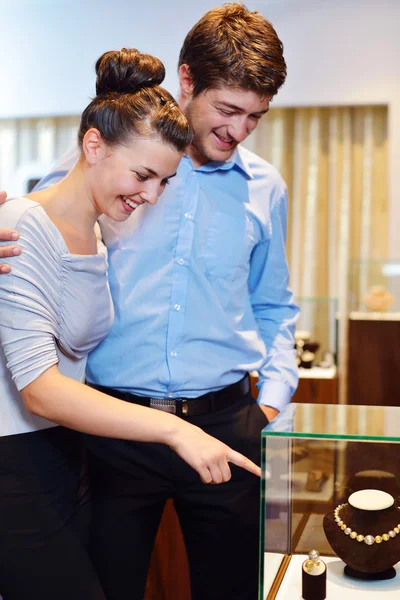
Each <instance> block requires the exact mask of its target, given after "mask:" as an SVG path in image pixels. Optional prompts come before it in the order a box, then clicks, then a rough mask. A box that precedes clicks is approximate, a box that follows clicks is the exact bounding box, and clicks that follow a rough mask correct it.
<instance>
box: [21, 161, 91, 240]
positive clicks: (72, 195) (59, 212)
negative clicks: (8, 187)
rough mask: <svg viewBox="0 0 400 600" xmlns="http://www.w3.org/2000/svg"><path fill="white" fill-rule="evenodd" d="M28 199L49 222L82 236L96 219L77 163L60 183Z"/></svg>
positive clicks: (88, 231) (86, 185) (87, 187)
mask: <svg viewBox="0 0 400 600" xmlns="http://www.w3.org/2000/svg"><path fill="white" fill-rule="evenodd" d="M28 198H31V199H32V200H35V201H36V202H39V204H41V205H42V207H43V209H44V210H45V211H46V213H47V214H48V216H49V218H50V219H51V220H52V221H54V222H55V223H57V224H60V223H62V224H63V225H64V226H65V227H66V228H68V229H70V230H75V231H76V232H77V233H78V234H79V235H82V236H84V235H90V234H92V233H93V228H94V226H95V223H96V221H97V219H98V217H99V216H100V215H99V213H98V211H97V210H96V208H95V206H94V203H93V197H92V195H91V191H90V187H89V186H88V184H87V180H86V178H85V166H84V163H83V161H81V160H80V161H78V162H77V164H76V165H75V166H74V167H73V169H71V171H70V172H69V173H68V175H67V176H66V177H65V178H64V179H63V180H62V181H60V182H59V183H57V184H56V185H54V186H52V187H50V188H48V189H46V190H42V191H39V192H33V193H32V194H29V195H28Z"/></svg>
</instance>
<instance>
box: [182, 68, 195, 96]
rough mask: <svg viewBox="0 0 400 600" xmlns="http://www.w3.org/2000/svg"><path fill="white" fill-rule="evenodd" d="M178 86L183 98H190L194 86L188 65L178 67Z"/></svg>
mask: <svg viewBox="0 0 400 600" xmlns="http://www.w3.org/2000/svg"><path fill="white" fill-rule="evenodd" d="M179 86H180V88H181V92H182V94H183V95H184V96H186V97H187V96H192V94H193V88H194V85H193V80H192V76H191V74H190V69H189V65H181V66H180V67H179Z"/></svg>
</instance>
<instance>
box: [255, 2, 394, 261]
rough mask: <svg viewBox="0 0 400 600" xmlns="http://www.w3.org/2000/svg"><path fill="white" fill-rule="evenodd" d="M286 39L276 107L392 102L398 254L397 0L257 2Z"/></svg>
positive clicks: (391, 248)
mask: <svg viewBox="0 0 400 600" xmlns="http://www.w3.org/2000/svg"><path fill="white" fill-rule="evenodd" d="M248 5H249V6H251V8H253V9H255V10H259V11H260V12H262V13H263V14H264V15H265V16H266V17H267V18H268V19H270V21H272V23H273V24H274V26H275V28H276V29H277V31H278V33H279V36H280V37H281V39H282V40H283V42H284V46H285V56H286V59H287V63H288V80H287V83H286V84H285V86H284V88H283V89H282V90H281V92H280V93H279V95H278V96H277V98H276V99H275V100H274V105H276V106H323V105H352V104H387V105H388V107H389V142H390V144H389V240H388V243H389V256H390V257H391V258H397V259H400V236H399V234H398V229H399V224H400V35H399V30H398V25H399V23H400V1H399V0H379V2H377V1H376V0H350V1H349V0H270V1H269V2H265V1H263V0H254V1H252V2H249V3H248Z"/></svg>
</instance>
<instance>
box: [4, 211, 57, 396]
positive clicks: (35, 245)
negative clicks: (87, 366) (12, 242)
mask: <svg viewBox="0 0 400 600" xmlns="http://www.w3.org/2000/svg"><path fill="white" fill-rule="evenodd" d="M17 202H19V200H18V201H17ZM21 202H23V200H21ZM10 204H11V202H10ZM2 211H7V203H6V205H5V206H4V207H3V208H2ZM34 211H35V209H31V210H27V211H26V212H25V213H24V215H23V216H22V217H21V218H20V219H19V221H17V222H16V228H17V229H18V231H19V232H20V239H19V242H18V243H19V245H20V246H21V248H22V254H21V256H18V257H15V258H13V259H11V260H12V272H11V274H10V275H7V276H5V277H2V278H1V285H0V342H1V344H2V346H3V349H4V354H5V358H6V366H7V368H8V369H9V370H10V372H11V376H12V379H13V381H14V383H15V385H16V386H17V388H18V390H19V391H21V390H22V389H23V388H24V387H26V386H27V385H28V384H30V383H32V381H34V380H35V379H37V378H38V377H39V376H40V375H41V374H42V373H43V372H44V371H46V370H47V369H48V368H49V367H51V366H53V365H55V364H57V363H58V362H59V359H58V354H57V345H56V338H57V334H58V328H59V325H58V322H59V319H58V311H59V309H60V303H61V297H62V294H61V270H62V265H61V255H60V250H59V248H57V244H56V241H55V238H54V236H52V235H51V231H50V232H49V231H46V228H43V224H41V223H40V219H39V221H38V220H37V219H36V218H35V217H34V216H33V213H34ZM4 216H6V215H4V213H3V214H2V217H4Z"/></svg>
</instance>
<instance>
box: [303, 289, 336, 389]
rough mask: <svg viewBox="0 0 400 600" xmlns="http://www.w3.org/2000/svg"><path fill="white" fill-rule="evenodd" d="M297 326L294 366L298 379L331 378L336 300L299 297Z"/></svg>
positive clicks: (333, 369)
mask: <svg viewBox="0 0 400 600" xmlns="http://www.w3.org/2000/svg"><path fill="white" fill-rule="evenodd" d="M296 302H297V304H298V305H299V307H300V315H299V319H298V321H297V324H296V334H295V336H296V351H297V363H298V365H299V368H300V377H311V378H314V377H315V378H317V377H318V376H319V375H320V376H321V377H322V376H324V375H326V376H332V374H334V372H335V368H336V367H335V365H336V356H337V318H336V313H337V300H336V298H310V297H298V298H296Z"/></svg>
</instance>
